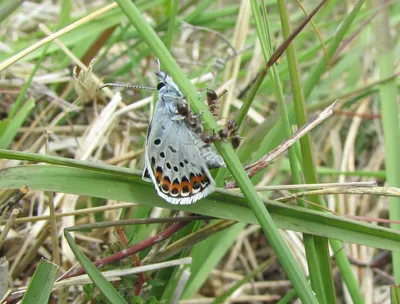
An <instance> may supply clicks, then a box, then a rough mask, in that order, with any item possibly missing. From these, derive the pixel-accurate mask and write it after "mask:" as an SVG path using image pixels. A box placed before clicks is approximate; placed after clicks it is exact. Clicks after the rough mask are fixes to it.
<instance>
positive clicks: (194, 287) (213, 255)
mask: <svg viewBox="0 0 400 304" xmlns="http://www.w3.org/2000/svg"><path fill="white" fill-rule="evenodd" d="M245 226H246V224H244V223H239V224H235V225H234V226H233V227H231V228H228V229H227V230H224V231H221V232H219V233H217V234H215V235H213V236H212V237H210V238H207V239H205V240H204V241H202V242H200V243H199V244H197V245H196V246H194V248H193V251H192V257H193V262H192V265H191V276H190V280H189V282H188V283H187V285H186V288H185V292H184V294H183V298H186V299H189V298H192V297H193V296H195V295H196V292H197V291H198V290H199V289H200V287H201V286H202V285H203V284H204V282H205V281H206V280H207V278H208V276H209V274H210V273H211V271H212V270H213V269H214V268H215V266H216V265H217V263H218V262H219V261H220V260H221V259H222V258H223V257H224V256H225V254H226V253H227V251H228V250H229V249H230V248H231V246H232V244H233V242H234V241H235V240H236V238H237V236H238V235H239V233H240V231H242V230H243V228H244V227H245Z"/></svg>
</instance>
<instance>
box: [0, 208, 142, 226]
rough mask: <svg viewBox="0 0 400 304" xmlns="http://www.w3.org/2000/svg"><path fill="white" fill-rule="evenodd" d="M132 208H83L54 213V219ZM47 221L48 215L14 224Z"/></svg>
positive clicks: (18, 221)
mask: <svg viewBox="0 0 400 304" xmlns="http://www.w3.org/2000/svg"><path fill="white" fill-rule="evenodd" d="M134 206H137V205H136V204H134V203H121V204H117V205H112V206H102V207H93V208H85V209H79V210H75V211H71V212H64V213H56V214H55V217H56V218H60V217H65V216H75V215H87V214H88V213H95V212H103V211H108V210H113V209H119V208H129V207H134ZM48 219H50V216H49V215H40V216H33V217H21V218H18V219H16V220H15V223H16V224H22V223H28V222H38V221H46V220H48ZM0 224H1V223H0Z"/></svg>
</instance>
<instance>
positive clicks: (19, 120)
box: [0, 98, 35, 149]
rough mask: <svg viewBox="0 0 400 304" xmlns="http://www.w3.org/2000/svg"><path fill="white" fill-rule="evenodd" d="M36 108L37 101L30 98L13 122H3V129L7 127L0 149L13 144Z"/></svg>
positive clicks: (1, 138) (0, 135) (1, 137)
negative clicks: (20, 129) (19, 130)
mask: <svg viewBox="0 0 400 304" xmlns="http://www.w3.org/2000/svg"><path fill="white" fill-rule="evenodd" d="M34 106H35V101H34V100H33V98H30V99H28V100H27V101H26V102H25V103H24V105H23V106H22V107H21V109H20V110H19V111H18V112H17V114H15V116H14V117H13V119H12V120H8V119H7V120H4V121H2V122H1V124H2V127H1V129H3V127H4V126H5V125H7V126H6V127H5V128H4V132H3V133H2V134H0V149H5V148H7V147H8V146H9V145H10V144H11V142H12V141H13V139H14V137H15V135H16V134H17V133H18V129H19V128H20V127H21V126H22V124H23V123H24V121H25V119H26V118H27V117H28V115H29V114H30V113H31V110H32V109H33V107H34Z"/></svg>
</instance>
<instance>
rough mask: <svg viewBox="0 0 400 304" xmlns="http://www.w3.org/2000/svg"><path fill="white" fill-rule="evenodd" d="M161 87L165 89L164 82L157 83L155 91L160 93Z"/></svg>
mask: <svg viewBox="0 0 400 304" xmlns="http://www.w3.org/2000/svg"><path fill="white" fill-rule="evenodd" d="M163 87H165V83H164V82H159V83H158V85H157V90H158V91H160V90H161V89H162V88H163Z"/></svg>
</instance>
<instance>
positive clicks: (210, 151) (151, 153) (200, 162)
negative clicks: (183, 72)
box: [142, 70, 225, 205]
mask: <svg viewBox="0 0 400 304" xmlns="http://www.w3.org/2000/svg"><path fill="white" fill-rule="evenodd" d="M156 75H157V77H158V85H157V90H158V100H157V103H156V105H155V109H154V114H153V117H152V120H151V122H150V125H149V129H148V132H147V140H146V147H145V169H144V171H143V176H142V178H143V180H145V181H151V182H153V184H154V186H155V189H156V191H157V193H158V195H159V196H160V197H161V198H163V199H164V200H166V201H167V202H168V203H171V204H174V205H179V204H180V205H187V204H193V203H195V202H196V201H198V200H199V199H201V198H204V197H206V196H207V195H209V194H210V193H212V192H213V191H214V190H215V188H216V185H215V181H214V179H213V178H212V176H211V174H210V171H209V169H212V168H220V167H225V163H224V160H223V159H222V157H221V156H220V155H219V154H218V153H217V151H216V150H215V148H214V147H213V146H212V145H211V144H209V143H206V142H204V141H203V140H202V139H201V136H200V135H201V133H200V131H201V124H200V121H199V119H198V116H197V115H195V114H194V113H192V112H191V111H190V110H189V106H188V103H187V101H186V99H185V97H184V96H183V94H182V92H181V91H180V90H179V88H178V86H177V85H176V84H175V82H174V81H173V79H172V77H171V76H170V75H168V74H167V73H165V72H164V71H161V70H159V71H157V72H156Z"/></svg>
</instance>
